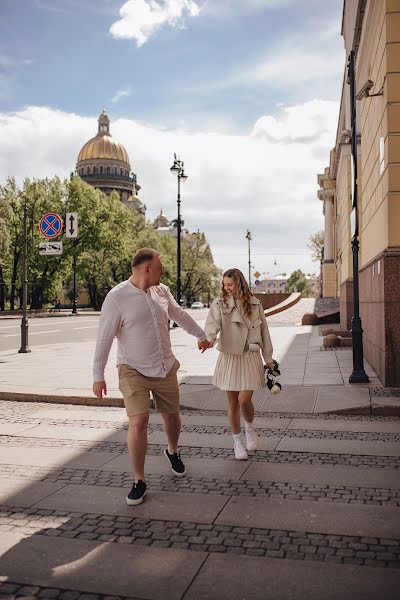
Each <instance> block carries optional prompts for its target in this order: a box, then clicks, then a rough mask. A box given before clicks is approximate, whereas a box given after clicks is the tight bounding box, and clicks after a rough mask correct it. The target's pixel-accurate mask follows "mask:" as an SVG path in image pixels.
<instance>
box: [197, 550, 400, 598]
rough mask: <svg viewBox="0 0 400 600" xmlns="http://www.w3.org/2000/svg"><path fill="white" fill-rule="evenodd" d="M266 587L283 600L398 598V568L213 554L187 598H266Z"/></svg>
mask: <svg viewBox="0 0 400 600" xmlns="http://www.w3.org/2000/svg"><path fill="white" fill-rule="evenodd" d="M330 558H332V557H330ZM336 560H337V559H336ZM339 560H340V559H339ZM266 582H267V583H266ZM266 585H267V588H268V597H270V598H279V600H293V598H307V600H321V598H324V600H337V599H338V598H340V599H341V600H354V598H363V599H365V600H375V599H376V598H378V597H382V598H383V597H384V598H385V600H386V599H387V600H395V599H397V595H398V575H397V574H396V571H395V570H394V569H393V570H388V569H377V568H371V569H369V568H366V567H358V566H356V565H335V564H325V563H321V562H314V561H312V562H299V561H292V560H279V559H273V558H265V557H261V558H258V557H254V556H238V557H234V556H232V555H230V556H225V555H217V554H211V555H210V556H209V557H208V558H207V560H206V561H205V563H204V564H203V566H202V567H201V569H200V572H199V574H198V575H197V577H196V579H195V581H194V582H193V584H192V585H191V587H190V589H189V591H188V592H187V593H186V595H185V600H221V598H230V600H242V599H243V598H246V600H259V599H260V598H265V597H266V596H265V594H266Z"/></svg>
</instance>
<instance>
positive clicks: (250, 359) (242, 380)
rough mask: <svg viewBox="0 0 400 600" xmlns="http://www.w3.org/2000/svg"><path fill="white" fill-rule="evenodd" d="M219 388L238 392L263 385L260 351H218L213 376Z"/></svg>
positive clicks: (214, 382) (259, 387) (255, 388)
mask: <svg viewBox="0 0 400 600" xmlns="http://www.w3.org/2000/svg"><path fill="white" fill-rule="evenodd" d="M213 385H215V386H216V387H217V388H219V389H220V390H231V391H232V392H240V391H242V390H259V389H261V388H263V387H265V379H264V367H263V362H262V359H261V353H260V352H245V353H244V354H225V353H224V352H220V353H219V356H218V359H217V364H216V366H215V372H214V377H213Z"/></svg>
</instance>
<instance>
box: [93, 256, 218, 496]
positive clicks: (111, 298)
mask: <svg viewBox="0 0 400 600" xmlns="http://www.w3.org/2000/svg"><path fill="white" fill-rule="evenodd" d="M162 272H163V267H162V263H161V259H160V254H159V253H158V252H156V251H155V250H152V249H151V248H142V249H141V250H138V252H136V254H135V255H134V256H133V258H132V275H131V277H130V278H129V279H128V280H127V281H123V282H122V283H120V284H118V285H117V286H115V287H114V288H113V289H112V290H111V291H110V292H109V293H108V294H107V296H106V299H105V300H104V303H103V307H102V310H101V316H100V323H99V330H98V334H97V344H96V351H95V357H94V365H93V375H94V384H93V392H94V394H95V395H96V396H97V397H98V398H102V397H103V393H104V395H106V393H107V384H106V382H105V380H104V369H105V366H106V364H107V360H108V355H109V353H110V349H111V345H112V342H113V339H114V337H115V336H117V340H118V346H117V366H118V375H119V387H120V390H121V392H122V394H123V397H124V404H125V408H126V412H127V415H128V417H129V429H128V452H129V456H130V459H131V463H132V468H133V472H134V477H135V481H134V483H133V486H132V490H131V491H130V493H129V494H128V496H127V498H126V502H127V504H129V505H136V504H140V503H141V502H142V500H143V498H144V496H145V495H146V491H147V486H146V483H145V476H144V462H145V457H146V451H147V425H148V422H149V408H150V391H151V392H152V393H153V398H154V400H155V403H156V406H157V410H158V411H159V412H160V413H161V414H162V417H163V421H164V430H165V433H166V435H167V440H168V449H165V450H164V454H165V456H166V458H167V459H168V462H169V464H170V466H171V469H172V471H173V472H174V473H175V475H178V476H182V475H184V474H185V465H184V464H183V462H182V460H181V457H180V454H179V453H178V439H179V433H180V429H181V420H180V414H179V388H178V378H177V371H178V369H179V366H180V365H179V362H178V361H177V360H176V358H175V356H174V355H173V353H172V349H171V340H170V336H169V329H168V320H169V319H171V320H174V321H176V322H177V323H178V325H180V326H181V327H183V329H185V330H186V331H187V332H188V333H190V334H191V335H193V336H195V337H196V338H197V340H198V348H199V350H201V351H202V352H204V350H206V349H207V348H209V346H210V344H209V342H208V341H207V339H206V334H205V333H204V331H203V330H202V329H201V328H200V327H199V326H198V325H197V323H196V322H195V321H194V320H193V319H192V318H191V317H190V316H189V315H188V314H187V313H186V312H185V311H184V310H183V309H182V308H181V307H180V306H179V305H178V304H177V303H176V302H175V300H174V298H173V297H172V294H171V292H170V290H169V288H168V287H167V286H166V285H163V284H162V283H160V278H161V275H162Z"/></svg>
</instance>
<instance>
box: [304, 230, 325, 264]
mask: <svg viewBox="0 0 400 600" xmlns="http://www.w3.org/2000/svg"><path fill="white" fill-rule="evenodd" d="M324 235H325V234H324V232H323V231H317V232H316V233H312V234H311V235H310V236H309V238H308V239H309V244H307V248H308V249H309V250H311V260H312V261H313V262H318V263H320V262H321V261H322V259H323V255H324Z"/></svg>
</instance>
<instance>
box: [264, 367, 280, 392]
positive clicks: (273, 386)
mask: <svg viewBox="0 0 400 600" xmlns="http://www.w3.org/2000/svg"><path fill="white" fill-rule="evenodd" d="M280 374H281V372H280V370H279V365H278V363H277V362H276V360H274V368H273V369H272V370H271V369H268V367H267V365H264V377H265V383H266V385H267V388H268V389H269V390H270V391H271V394H279V392H280V391H281V389H282V386H281V384H280V383H279V376H280Z"/></svg>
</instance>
